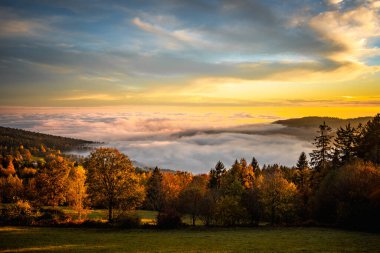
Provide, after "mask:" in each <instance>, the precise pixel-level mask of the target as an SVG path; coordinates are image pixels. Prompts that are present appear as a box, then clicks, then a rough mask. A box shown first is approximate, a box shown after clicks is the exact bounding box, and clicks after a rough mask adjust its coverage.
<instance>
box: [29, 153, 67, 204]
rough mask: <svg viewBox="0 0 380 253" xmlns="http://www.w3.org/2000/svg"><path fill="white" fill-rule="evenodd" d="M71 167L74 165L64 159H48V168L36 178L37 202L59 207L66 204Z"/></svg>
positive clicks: (55, 157) (58, 157) (53, 157)
mask: <svg viewBox="0 0 380 253" xmlns="http://www.w3.org/2000/svg"><path fill="white" fill-rule="evenodd" d="M71 167H72V163H70V162H68V161H67V160H66V159H64V158H63V157H60V156H49V157H47V162H46V167H45V168H44V169H42V170H41V171H40V172H39V173H38V174H37V176H36V184H35V185H36V190H37V193H38V195H37V200H38V202H39V203H40V204H42V205H49V206H58V205H59V204H62V203H63V202H65V199H66V194H67V189H68V188H67V178H68V176H69V173H70V168H71Z"/></svg>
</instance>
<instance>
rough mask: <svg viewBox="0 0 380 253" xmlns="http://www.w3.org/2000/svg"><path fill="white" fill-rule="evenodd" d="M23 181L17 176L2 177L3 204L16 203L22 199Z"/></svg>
mask: <svg viewBox="0 0 380 253" xmlns="http://www.w3.org/2000/svg"><path fill="white" fill-rule="evenodd" d="M22 193H23V184H22V179H19V178H18V176H17V175H15V176H12V175H9V176H7V177H0V201H2V202H3V203H14V202H16V201H17V200H19V199H20V198H21V197H22Z"/></svg>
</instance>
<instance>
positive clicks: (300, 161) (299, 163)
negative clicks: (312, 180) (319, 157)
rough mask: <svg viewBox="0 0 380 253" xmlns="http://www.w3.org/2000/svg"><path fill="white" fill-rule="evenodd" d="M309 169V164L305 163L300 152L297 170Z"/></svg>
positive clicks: (303, 155)
mask: <svg viewBox="0 0 380 253" xmlns="http://www.w3.org/2000/svg"><path fill="white" fill-rule="evenodd" d="M308 167H309V162H308V161H307V157H306V154H305V152H302V153H301V154H300V156H299V158H298V161H297V169H299V170H304V169H306V168H308Z"/></svg>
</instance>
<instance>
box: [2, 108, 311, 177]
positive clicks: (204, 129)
mask: <svg viewBox="0 0 380 253" xmlns="http://www.w3.org/2000/svg"><path fill="white" fill-rule="evenodd" d="M238 116H239V115H235V116H234V117H235V118H227V119H226V118H225V117H221V116H220V115H201V114H191V115H189V114H181V113H171V114H168V113H165V114H160V113H139V112H134V113H125V112H124V113H109V112H107V113H104V112H102V113H98V112H90V113H83V112H68V113H62V112H60V113H46V112H43V113H41V112H40V113H30V112H28V113H25V112H24V113H22V112H20V113H14V112H12V113H2V116H1V119H0V125H1V126H7V127H15V128H21V129H25V130H30V131H37V132H42V133H48V134H53V135H60V136H66V137H74V138H80V139H86V140H92V141H99V142H103V144H101V146H107V147H115V148H117V149H119V150H120V151H122V152H124V153H125V154H127V155H128V156H129V158H130V159H131V160H133V161H135V162H137V163H138V164H139V165H140V166H148V167H155V166H158V167H160V168H166V169H173V170H186V171H191V172H193V173H204V172H208V171H209V170H210V168H212V167H214V166H215V164H216V162H217V161H219V160H220V161H222V162H223V163H224V164H225V165H226V166H230V165H232V164H233V162H234V161H235V159H240V158H246V160H247V161H251V159H252V157H253V156H254V157H255V158H256V159H257V160H258V161H259V163H260V164H261V165H263V164H273V163H278V164H283V165H287V166H293V165H295V163H296V161H297V159H298V157H299V154H300V153H301V152H302V151H304V152H306V153H309V152H310V151H311V149H312V145H311V141H310V138H309V137H308V135H307V134H306V135H305V133H302V129H296V128H295V129H286V127H284V126H281V125H277V124H270V123H260V124H231V123H230V122H235V121H238V120H236V118H237V117H238ZM241 117H245V116H244V115H241ZM226 122H227V123H226ZM305 136H306V137H305ZM82 155H86V154H85V153H82Z"/></svg>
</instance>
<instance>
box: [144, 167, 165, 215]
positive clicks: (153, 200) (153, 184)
mask: <svg viewBox="0 0 380 253" xmlns="http://www.w3.org/2000/svg"><path fill="white" fill-rule="evenodd" d="M162 181H163V176H162V173H161V171H160V169H159V168H157V167H156V168H154V170H153V173H152V175H151V177H150V178H149V180H148V182H147V186H146V200H145V201H146V206H147V207H148V208H149V209H152V210H155V211H161V209H162V208H163V205H164V194H163V191H162Z"/></svg>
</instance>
